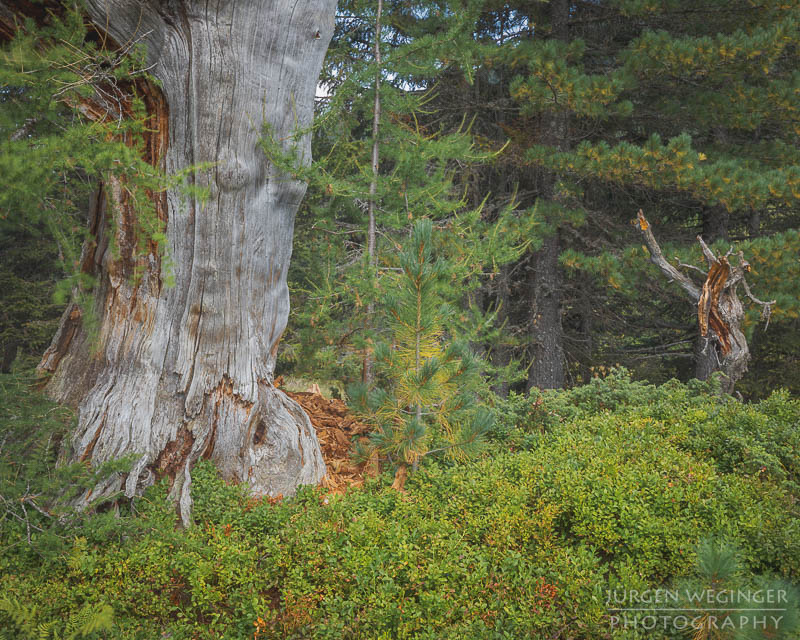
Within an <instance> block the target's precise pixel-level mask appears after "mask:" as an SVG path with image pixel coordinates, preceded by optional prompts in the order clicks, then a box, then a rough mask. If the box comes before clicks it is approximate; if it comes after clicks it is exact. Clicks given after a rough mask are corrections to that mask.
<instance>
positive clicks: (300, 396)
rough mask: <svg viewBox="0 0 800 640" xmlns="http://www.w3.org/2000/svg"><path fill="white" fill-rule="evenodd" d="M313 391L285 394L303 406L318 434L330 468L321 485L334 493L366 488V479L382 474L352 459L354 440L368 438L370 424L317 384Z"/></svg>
mask: <svg viewBox="0 0 800 640" xmlns="http://www.w3.org/2000/svg"><path fill="white" fill-rule="evenodd" d="M311 389H312V390H311V391H295V392H292V391H287V390H286V389H283V391H284V392H285V393H286V394H287V395H288V396H289V397H290V398H292V399H293V400H295V402H297V403H298V404H300V406H301V407H303V409H304V410H305V412H306V413H307V414H308V417H309V418H310V419H311V424H312V425H313V427H314V429H315V430H316V432H317V438H318V439H319V444H320V448H321V449H322V458H323V459H324V460H325V466H326V467H327V469H328V472H327V474H326V475H325V477H324V478H323V479H322V482H321V485H322V486H323V487H325V488H327V489H330V490H331V491H332V492H333V493H344V492H345V491H346V490H347V489H348V488H350V487H360V486H362V485H363V483H364V477H365V476H375V475H377V472H378V469H377V465H376V464H375V463H374V462H370V461H367V462H366V463H362V464H356V463H355V462H354V461H353V457H352V454H353V443H354V437H355V436H357V437H359V438H363V439H366V434H367V432H368V431H369V430H370V427H369V425H367V424H365V423H363V422H360V421H359V420H358V418H357V417H356V416H355V415H353V414H352V413H351V412H350V410H349V409H348V408H347V405H346V404H345V403H344V402H342V401H341V400H338V399H336V398H331V399H329V398H326V397H325V396H324V395H322V393H321V392H320V391H319V387H317V386H316V385H313V386H312V387H311Z"/></svg>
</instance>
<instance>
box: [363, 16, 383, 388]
mask: <svg viewBox="0 0 800 640" xmlns="http://www.w3.org/2000/svg"><path fill="white" fill-rule="evenodd" d="M382 14H383V0H378V9H377V13H376V15H375V47H374V54H375V65H376V67H377V70H376V71H375V101H374V103H373V109H372V180H371V181H370V183H369V220H368V223H367V254H368V255H369V264H370V266H371V267H372V268H373V269H374V268H377V266H378V256H377V254H376V253H375V240H376V236H377V229H376V227H375V201H376V199H377V197H378V196H377V194H378V166H379V164H380V139H379V138H378V134H379V132H380V123H381V71H382V69H381V16H382ZM374 313H375V304H374V303H372V302H370V303H369V304H368V305H367V328H368V329H369V328H371V325H372V317H373V315H374ZM363 378H364V383H365V384H368V385H371V384H372V378H373V374H372V354H371V353H369V351H367V352H366V353H365V354H364V376H363Z"/></svg>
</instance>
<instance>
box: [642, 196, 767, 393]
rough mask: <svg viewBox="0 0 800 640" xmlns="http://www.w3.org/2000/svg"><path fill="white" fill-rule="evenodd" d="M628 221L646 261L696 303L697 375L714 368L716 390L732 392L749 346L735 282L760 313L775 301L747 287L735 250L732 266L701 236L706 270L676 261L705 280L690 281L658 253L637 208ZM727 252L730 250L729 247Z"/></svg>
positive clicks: (707, 374)
mask: <svg viewBox="0 0 800 640" xmlns="http://www.w3.org/2000/svg"><path fill="white" fill-rule="evenodd" d="M634 224H635V225H636V227H637V228H638V229H639V231H640V232H641V234H642V238H643V239H644V241H645V244H646V245H647V249H648V250H649V252H650V261H651V262H652V263H653V264H654V265H656V266H657V267H658V268H659V270H660V271H661V272H662V273H663V274H664V275H665V276H667V278H669V279H670V280H671V281H674V282H677V283H678V284H679V285H680V286H681V288H682V289H683V290H684V291H685V292H686V293H687V294H688V296H689V298H690V299H691V300H692V302H693V303H695V304H696V305H697V318H698V327H699V333H700V335H699V341H698V343H697V346H696V347H695V357H696V358H697V365H698V366H697V377H698V378H699V379H701V380H707V379H708V378H709V377H710V376H711V375H712V374H713V373H715V372H717V371H720V372H722V373H723V374H724V376H725V377H724V380H723V383H722V390H723V391H724V392H726V393H733V390H734V387H735V385H736V383H737V382H738V381H739V380H740V379H741V378H742V376H743V375H744V374H745V372H746V371H747V365H748V363H749V361H750V349H749V348H748V346H747V339H746V337H745V335H744V333H743V332H742V322H743V321H744V307H743V306H742V302H741V300H740V299H739V296H738V294H737V291H736V290H737V287H738V286H739V284H740V283H741V284H742V286H743V287H744V290H745V295H746V296H747V297H748V298H749V299H750V300H751V301H752V302H754V303H756V304H758V305H761V306H762V307H763V309H764V313H765V315H766V317H767V318H769V313H770V309H771V307H772V305H773V304H775V300H770V301H769V302H764V301H762V300H759V299H758V298H756V297H755V296H753V294H752V293H751V292H750V287H749V286H748V284H747V280H745V278H744V276H745V273H747V272H748V271H749V270H750V265H749V263H747V262H746V261H745V259H744V256H743V255H742V253H741V252H739V253H738V254H737V255H738V258H739V264H738V265H732V264H731V263H730V262H729V261H728V256H729V255H730V253H731V252H728V255H725V256H722V255H720V256H716V255H714V253H713V252H712V251H711V249H709V247H708V246H707V245H706V243H705V242H704V241H703V238H702V237H701V236H697V241H698V242H699V243H700V246H701V248H702V249H703V255H704V256H705V258H706V263H707V264H708V272H707V273H706V272H705V271H703V270H702V269H699V268H697V267H693V266H691V265H680V264H679V266H681V267H686V268H691V269H692V270H695V271H699V272H700V273H702V274H703V276H704V278H705V281H704V283H703V284H702V285H700V286H698V285H697V284H695V283H694V282H693V281H692V280H691V279H690V278H689V277H688V276H687V275H685V274H684V273H682V272H681V271H679V270H678V269H677V268H676V267H675V266H673V265H672V264H670V263H669V262H668V261H667V259H666V258H665V257H664V254H663V253H662V251H661V247H660V246H659V245H658V242H657V241H656V239H655V236H654V235H653V231H652V229H651V228H650V224H649V223H648V222H647V220H646V219H645V217H644V214H643V213H642V211H641V210H640V211H639V213H638V216H637V219H636V220H634ZM731 251H733V250H732V249H731Z"/></svg>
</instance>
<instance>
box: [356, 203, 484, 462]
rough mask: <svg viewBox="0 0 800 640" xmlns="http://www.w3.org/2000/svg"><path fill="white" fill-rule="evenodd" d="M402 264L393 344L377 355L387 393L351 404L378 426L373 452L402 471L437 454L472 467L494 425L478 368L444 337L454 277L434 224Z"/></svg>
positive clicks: (407, 245) (394, 281) (392, 298)
mask: <svg viewBox="0 0 800 640" xmlns="http://www.w3.org/2000/svg"><path fill="white" fill-rule="evenodd" d="M396 264H397V265H398V267H397V271H391V272H389V273H388V274H387V275H386V276H384V280H385V281H384V283H383V287H384V289H385V290H387V291H390V292H391V294H390V295H389V296H388V297H387V298H386V299H385V300H384V308H385V310H384V313H385V314H386V315H387V316H388V320H387V327H388V335H387V340H388V341H387V342H381V343H379V344H378V345H376V347H375V362H376V366H377V369H378V375H379V378H380V380H381V382H382V386H380V387H378V388H376V389H366V388H364V387H360V388H359V387H353V388H351V390H350V396H351V397H352V398H353V400H354V402H356V403H358V405H360V409H361V410H362V411H365V412H366V413H367V415H368V416H369V418H370V419H371V420H372V421H373V422H374V424H375V430H374V431H373V432H372V434H370V442H371V450H373V451H376V452H377V453H378V454H379V455H380V456H381V457H388V458H389V460H390V461H392V462H394V463H396V464H399V465H401V466H405V465H414V466H416V464H417V462H418V461H419V459H420V458H421V457H423V456H425V455H427V454H429V453H432V452H433V451H435V450H444V451H446V452H447V454H448V455H449V457H451V458H454V459H466V458H467V457H468V456H470V455H475V454H476V453H478V452H479V451H480V443H481V439H482V438H483V435H484V434H485V432H486V431H487V429H488V428H489V427H490V425H491V422H492V418H491V415H490V414H489V412H488V411H487V410H486V409H485V408H481V407H479V406H477V405H476V402H475V397H476V394H477V392H478V391H479V389H480V387H481V378H480V368H481V364H480V362H479V361H478V360H477V358H476V357H475V356H474V355H473V354H472V353H471V352H470V351H469V349H468V347H467V346H466V345H463V344H460V343H458V342H455V341H453V340H452V339H450V340H448V336H447V335H446V329H445V328H446V326H447V324H448V320H449V319H450V317H451V316H452V314H453V311H452V307H451V306H450V305H448V304H447V303H446V302H445V300H444V299H443V294H442V291H443V288H442V281H443V280H445V279H446V278H447V276H448V275H449V274H450V273H451V272H452V269H451V268H449V266H448V264H447V263H446V262H445V261H444V260H443V259H442V258H440V257H437V256H436V255H435V242H434V231H433V224H432V223H431V221H430V220H428V219H424V218H423V219H421V220H418V221H417V222H416V223H415V224H414V226H413V228H412V231H411V236H410V237H409V238H408V239H407V240H406V241H405V242H404V243H403V245H402V247H399V253H398V255H397V260H396ZM445 291H446V289H445ZM369 453H370V451H369V450H367V451H364V452H362V456H363V455H366V456H368V455H369Z"/></svg>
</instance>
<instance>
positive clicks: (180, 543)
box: [0, 374, 800, 640]
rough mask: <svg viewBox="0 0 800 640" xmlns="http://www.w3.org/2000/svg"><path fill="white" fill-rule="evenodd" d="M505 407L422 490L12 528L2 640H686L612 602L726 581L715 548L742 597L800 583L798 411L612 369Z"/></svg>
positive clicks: (317, 495) (214, 505) (234, 489)
mask: <svg viewBox="0 0 800 640" xmlns="http://www.w3.org/2000/svg"><path fill="white" fill-rule="evenodd" d="M37 406H39V405H37ZM497 408H498V413H499V414H500V415H502V416H504V420H501V421H500V422H499V423H498V425H496V427H495V429H494V431H493V432H492V434H491V439H492V440H491V444H490V447H489V452H488V453H487V455H486V456H485V457H484V458H483V459H481V460H479V461H476V462H472V463H469V464H455V463H447V462H445V461H438V462H435V461H431V462H428V463H426V464H424V465H422V466H421V467H420V469H419V471H418V472H416V473H414V474H412V475H411V476H409V480H408V484H407V492H406V493H398V492H396V491H394V490H392V489H390V488H389V485H390V483H391V477H390V475H391V472H390V471H387V473H386V474H384V475H383V476H382V477H379V478H376V479H374V480H370V481H368V482H367V484H366V486H365V487H364V488H363V489H358V490H352V491H350V492H348V493H347V494H346V495H343V496H338V495H331V494H327V493H325V492H324V491H322V490H320V489H315V488H304V489H302V490H301V491H299V493H298V495H297V496H296V497H295V498H293V499H291V500H286V501H282V502H278V503H275V504H273V503H272V502H271V501H269V500H258V499H254V498H251V497H249V496H248V495H247V494H246V492H245V490H244V488H243V487H239V486H230V485H226V484H225V483H224V482H222V481H221V480H220V479H219V478H218V476H217V474H216V472H215V470H214V469H213V468H212V467H211V466H209V465H208V464H206V463H202V464H200V465H199V466H198V467H197V468H196V470H195V472H194V474H193V475H194V485H193V491H194V498H195V514H194V515H195V520H196V523H197V524H196V526H194V527H193V528H191V529H189V530H186V531H184V530H180V529H179V528H178V527H177V519H176V516H175V513H174V510H173V508H172V506H171V505H170V503H169V501H168V499H167V496H166V493H167V488H166V487H165V486H164V485H158V486H155V487H152V488H151V489H150V490H149V491H148V492H147V494H146V495H145V496H143V497H141V498H139V499H136V500H135V501H133V503H131V504H125V505H121V508H120V512H119V513H118V514H116V513H114V512H113V511H110V512H107V513H105V514H99V515H95V516H93V517H89V518H82V519H73V520H68V519H67V520H64V519H62V520H63V521H62V522H49V520H50V519H48V518H47V517H46V516H45V515H38V516H37V514H36V513H34V514H31V515H30V517H31V518H34V519H35V518H38V519H35V520H32V522H34V524H36V526H37V527H39V528H41V529H42V531H41V532H40V531H38V530H33V531H32V533H31V535H30V541H28V534H27V531H26V530H25V525H24V522H20V521H19V519H17V518H14V517H12V516H9V515H6V516H4V517H0V535H1V536H2V538H1V539H0V573H2V579H3V586H4V590H3V594H2V595H0V638H15V639H16V638H26V637H38V636H39V635H40V634H41V637H76V638H77V637H87V638H94V637H97V638H141V639H147V640H152V639H153V638H162V637H164V638H166V637H169V638H173V639H175V640H177V639H183V638H187V639H188V638H231V639H233V638H237V639H238V638H254V639H256V640H258V639H270V638H276V639H277V638H298V639H299V638H320V639H321V638H331V639H334V638H335V639H339V638H431V639H433V638H437V639H440V638H459V639H460V640H463V639H470V638H522V637H533V638H551V637H570V638H601V637H615V638H634V637H642V638H653V637H676V638H677V637H687V633H686V632H679V631H675V630H674V629H672V630H659V631H658V632H654V631H652V630H651V631H643V630H638V631H637V630H635V629H632V628H629V629H627V630H625V629H621V628H616V627H615V626H614V625H613V624H612V613H613V612H612V611H611V610H610V609H609V606H610V605H609V603H608V602H607V600H608V593H609V591H614V590H617V591H620V590H624V591H626V592H628V591H631V590H637V591H639V592H642V591H644V590H647V589H654V588H657V587H662V586H666V587H670V586H674V585H677V584H683V583H685V582H686V581H690V582H692V584H695V585H697V584H702V583H703V580H714V579H716V578H714V577H713V576H711V577H709V575H708V573H709V572H708V570H704V567H705V568H706V569H707V565H708V562H707V560H704V557H705V556H704V555H703V551H702V549H703V548H707V547H708V544H709V543H708V540H712V539H713V540H715V541H717V542H718V543H719V544H720V545H722V547H724V548H726V549H735V556H736V567H737V568H736V571H735V572H734V573H731V571H729V572H728V573H729V574H731V575H730V576H729V578H728V579H730V580H734V581H735V584H737V585H739V586H740V587H741V586H742V585H761V584H764V583H765V581H770V580H772V581H775V580H782V581H783V582H781V583H780V584H784V585H786V584H788V583H791V582H794V583H797V582H798V581H800V510H799V509H798V504H797V499H798V497H799V496H800V492H798V483H799V482H800V467H798V453H799V451H798V437H799V436H798V424H800V402H798V401H797V400H796V399H792V398H790V397H789V396H788V395H786V394H784V393H775V394H773V395H772V396H771V397H770V398H769V399H767V400H765V401H763V402H761V403H759V404H753V405H743V404H740V403H738V402H736V401H733V400H729V399H725V398H720V397H719V396H717V395H715V394H714V393H713V392H712V390H711V389H709V388H707V387H705V386H697V385H695V386H691V385H690V386H687V385H680V384H677V383H669V384H666V385H663V386H661V387H652V386H648V385H644V384H639V383H634V382H631V381H630V380H629V379H627V378H626V377H625V375H624V374H614V375H612V376H610V377H609V378H607V379H605V380H597V381H595V382H593V383H591V384H589V385H586V386H585V387H581V388H579V389H575V390H572V391H567V392H560V393H547V394H544V395H543V396H540V397H536V396H534V397H532V398H520V397H516V398H515V397H512V398H511V399H509V400H508V401H507V402H505V403H503V404H502V405H500V406H498V407H497ZM19 412H20V413H24V410H22V409H20V410H19ZM6 419H7V418H6ZM3 428H4V429H5V426H4V427H3ZM4 483H7V479H6V478H5V476H4ZM9 486H10V485H7V484H4V487H5V488H4V491H6V493H8V496H9V498H8V499H11V498H10V496H11V494H12V493H13V491H14V489H13V487H11V488H10V489H9ZM15 486H16V485H15ZM28 490H30V489H28ZM698 545H700V546H698ZM703 545H705V547H704V546H703ZM698 548H700V549H701V553H700V556H699V557H698ZM708 553H711V552H706V555H708ZM712 555H713V554H712ZM704 571H705V573H704ZM712 573H713V572H712ZM787 589H789V591H791V587H787ZM616 606H619V605H616ZM794 606H795V605H794V604H792V605H791V607H794ZM791 607H790V608H791ZM104 616H105V617H104ZM68 624H71V626H70V627H68ZM788 624H789V619H788V618H787V619H786V625H788ZM786 625H785V626H784V627H782V628H781V629H779V630H778V632H779V633H778V635H773V636H770V637H781V636H780V633H783V634H784V636H783V637H792V636H791V635H786V634H787V633H790V631H789V627H788V626H786ZM721 633H722V635H720V637H733V635H730V634H728V635H725V633H727V632H725V631H723V632H721ZM689 635H691V634H689Z"/></svg>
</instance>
